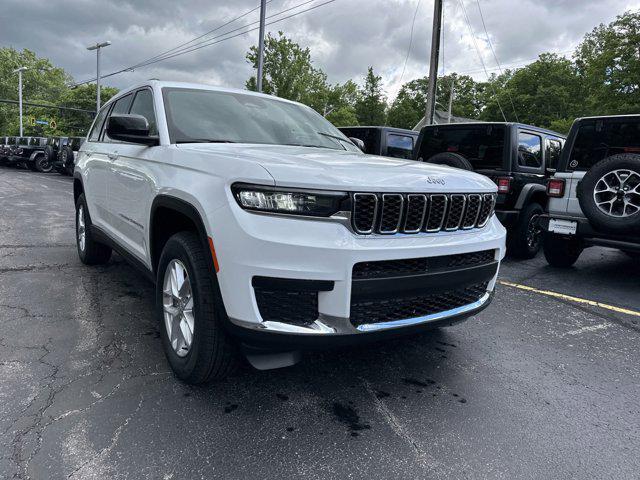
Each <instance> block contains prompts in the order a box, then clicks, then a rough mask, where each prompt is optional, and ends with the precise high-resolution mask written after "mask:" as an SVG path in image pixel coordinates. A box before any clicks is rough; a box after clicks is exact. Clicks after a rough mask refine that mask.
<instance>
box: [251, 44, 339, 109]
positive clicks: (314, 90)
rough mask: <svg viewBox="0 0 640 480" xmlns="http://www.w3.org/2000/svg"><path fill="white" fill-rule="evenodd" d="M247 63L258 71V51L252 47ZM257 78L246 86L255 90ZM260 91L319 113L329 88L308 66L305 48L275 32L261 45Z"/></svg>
mask: <svg viewBox="0 0 640 480" xmlns="http://www.w3.org/2000/svg"><path fill="white" fill-rule="evenodd" d="M246 58H247V61H248V62H249V63H251V64H252V65H253V67H254V68H258V48H257V47H256V46H252V47H251V48H250V50H249V52H248V53H247V56H246ZM256 85H257V83H256V77H255V76H252V77H251V78H250V79H249V80H248V81H247V83H246V87H247V89H248V90H254V91H255V90H256ZM262 91H263V92H264V93H268V94H271V95H276V96H278V97H282V98H286V99H289V100H294V101H296V102H301V103H304V104H306V105H309V106H310V107H312V108H314V109H315V110H317V111H319V112H322V111H323V110H324V109H325V107H326V104H327V101H328V96H329V89H328V87H327V76H326V74H325V73H324V72H323V71H322V70H320V69H317V68H315V67H314V66H313V65H312V63H311V54H310V53H309V49H308V48H302V47H300V45H298V44H297V43H295V42H293V41H292V40H291V39H289V38H287V37H285V36H284V34H283V33H282V32H278V35H277V36H272V35H271V34H270V33H269V34H268V35H267V38H266V39H265V43H264V67H263V80H262Z"/></svg>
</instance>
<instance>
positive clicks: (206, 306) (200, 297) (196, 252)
mask: <svg viewBox="0 0 640 480" xmlns="http://www.w3.org/2000/svg"><path fill="white" fill-rule="evenodd" d="M174 260H176V261H179V262H181V264H182V265H183V266H184V268H185V269H186V272H187V276H188V278H189V281H190V282H191V292H192V298H193V317H194V321H193V333H192V335H193V336H192V338H193V340H192V343H191V345H190V347H189V349H188V352H187V353H186V354H185V355H184V356H179V355H178V353H177V352H176V350H174V348H173V346H172V345H171V339H170V338H169V333H168V332H167V326H166V324H165V313H164V306H163V286H164V280H165V273H166V271H167V268H168V267H169V266H170V265H171V263H172V261H174ZM211 268H212V259H211V255H210V253H209V251H208V250H207V249H205V248H204V246H203V244H202V242H201V241H200V238H199V237H198V235H197V234H196V233H194V232H188V231H185V232H180V233H177V234H175V235H173V236H172V237H171V238H169V240H168V241H167V243H166V244H165V246H164V248H163V250H162V255H161V256H160V261H159V263H158V274H157V275H158V276H157V279H156V310H157V315H158V321H159V322H160V331H161V336H162V345H163V348H164V352H165V355H166V357H167V360H168V361H169V364H170V365H171V368H172V369H173V371H174V372H175V374H176V376H177V377H178V378H180V380H182V381H184V382H186V383H190V384H202V383H207V382H210V381H213V380H221V379H223V378H225V377H227V376H228V375H229V374H230V373H232V372H233V371H234V370H235V369H236V367H237V366H238V365H239V363H240V358H241V357H240V356H239V353H238V349H237V347H236V345H235V344H234V343H233V341H232V340H231V338H230V337H229V335H228V333H227V332H226V330H225V328H224V325H223V322H225V321H228V320H227V319H226V313H225V310H224V306H223V303H222V297H221V295H220V291H219V288H218V286H217V280H216V278H215V276H214V273H213V271H212V269H211Z"/></svg>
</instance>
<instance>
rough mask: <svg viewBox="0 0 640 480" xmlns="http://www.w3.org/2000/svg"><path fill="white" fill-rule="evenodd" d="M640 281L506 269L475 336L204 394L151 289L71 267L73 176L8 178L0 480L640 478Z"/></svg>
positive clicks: (416, 342)
mask: <svg viewBox="0 0 640 480" xmlns="http://www.w3.org/2000/svg"><path fill="white" fill-rule="evenodd" d="M639 278H640V263H634V262H632V261H631V260H630V259H629V258H628V257H626V256H625V255H624V254H622V253H620V252H617V251H615V250H608V249H602V248H592V249H589V250H587V251H585V253H584V254H583V256H582V257H581V258H580V260H579V261H578V262H577V264H576V265H575V267H574V268H571V269H567V270H555V269H552V268H550V267H548V266H547V265H546V262H545V261H544V258H543V257H542V255H540V256H539V257H538V258H537V259H534V260H532V261H528V262H516V261H512V260H508V261H506V262H505V263H504V264H503V266H502V269H501V273H500V280H501V281H503V282H508V283H509V284H510V285H506V284H500V285H498V287H497V293H496V296H495V299H494V302H493V303H492V305H491V306H490V307H489V308H488V309H487V310H485V311H484V312H482V313H481V314H479V315H477V316H476V317H473V318H471V319H469V320H468V321H467V322H465V323H462V324H460V325H457V326H455V327H452V328H447V329H440V330H436V331H433V332H430V333H428V334H423V335H420V336H414V337H412V338H407V339H400V340H394V341H392V342H388V343H383V344H376V345H370V346H367V347H365V348H358V349H343V350H338V351H329V352H323V353H318V354H313V355H310V356H308V357H307V358H306V359H305V361H304V362H303V363H300V364H298V365H296V366H294V367H290V368H286V369H282V370H273V371H266V372H264V371H263V372H260V371H256V370H252V369H251V368H250V367H246V368H243V369H241V370H240V371H239V372H238V373H237V374H236V375H234V376H233V377H232V378H229V379H228V380H226V381H224V382H222V383H218V384H213V385H210V386H207V387H191V386H188V385H185V384H182V383H180V382H179V381H178V380H177V379H176V378H175V377H174V376H173V375H172V374H171V372H170V371H169V368H168V365H167V363H166V361H165V358H164V355H163V352H162V348H161V344H160V340H159V329H158V325H157V324H156V323H155V321H154V318H153V315H152V311H153V293H152V292H153V288H152V285H151V284H150V283H149V282H148V281H146V280H145V279H144V278H143V277H142V276H141V275H140V274H138V273H137V272H136V271H135V270H133V269H132V268H131V267H129V266H128V265H127V264H126V263H125V262H124V261H123V260H122V259H121V258H120V257H117V256H115V255H114V258H113V259H112V260H111V262H110V263H109V264H108V265H106V266H103V267H86V266H84V265H82V264H81V263H80V261H79V260H78V258H77V253H76V248H75V243H74V216H73V195H72V180H71V179H70V178H68V177H62V176H59V175H56V174H48V175H47V174H37V173H32V172H28V171H25V170H16V169H9V168H5V167H0V478H34V479H58V478H73V479H93V478H95V479H105V478H115V479H141V478H154V479H191V478H233V479H237V478H336V479H337V478H340V479H342V478H385V479H391V478H404V479H407V478H411V479H414V478H433V479H458V478H465V479H466V478H473V479H476V478H477V479H494V478H499V479H572V478H575V479H585V478H615V479H627V478H628V479H631V478H639V476H640V473H639V472H640V400H639V399H640V349H639V348H638V346H639V339H640V323H639V322H640V314H636V313H635V312H640V295H639V291H640V282H639V281H638V279H639ZM514 284H515V285H521V286H525V287H533V288H534V289H536V290H523V289H521V288H518V287H516V286H512V285H514ZM548 292H552V293H555V294H558V293H559V294H564V295H567V296H569V297H564V296H563V297H558V296H553V295H552V294H549V293H548ZM570 297H576V299H573V298H570ZM580 300H582V301H580ZM593 302H600V303H602V304H604V305H602V306H601V305H596V304H594V303H593ZM608 307H612V308H608ZM615 307H622V308H625V309H627V310H629V312H626V313H625V312H621V311H619V310H616V309H615Z"/></svg>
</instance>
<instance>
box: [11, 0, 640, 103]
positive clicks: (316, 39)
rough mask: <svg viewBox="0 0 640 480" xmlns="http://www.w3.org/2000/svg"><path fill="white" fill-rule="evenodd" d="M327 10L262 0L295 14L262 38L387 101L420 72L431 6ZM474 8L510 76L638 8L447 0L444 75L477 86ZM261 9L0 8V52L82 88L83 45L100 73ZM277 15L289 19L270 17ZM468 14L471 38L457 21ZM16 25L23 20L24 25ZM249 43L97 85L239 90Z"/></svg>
mask: <svg viewBox="0 0 640 480" xmlns="http://www.w3.org/2000/svg"><path fill="white" fill-rule="evenodd" d="M327 1H328V0H310V1H309V0H271V1H270V2H269V4H268V5H267V15H268V16H272V17H271V18H270V19H268V20H267V22H273V21H277V20H279V19H282V18H283V17H285V16H288V15H291V14H296V13H299V14H298V15H295V16H293V17H291V18H288V19H284V20H282V21H277V23H274V24H273V25H269V26H267V30H268V31H273V32H275V31H277V30H282V31H284V32H285V33H286V35H288V36H290V37H292V38H293V39H294V40H295V41H296V42H298V43H300V44H301V45H302V46H305V47H306V46H308V47H310V49H311V54H312V59H313V61H314V63H315V65H316V66H318V67H320V68H322V69H323V70H324V71H325V72H326V73H327V74H328V76H329V81H331V82H333V83H335V82H343V81H345V80H347V79H350V78H354V79H356V80H359V79H361V78H362V75H363V73H364V72H366V69H367V67H368V66H369V65H371V66H373V67H374V69H375V70H376V72H378V73H379V74H380V75H382V77H383V80H384V84H385V88H386V91H387V94H388V95H389V96H390V97H393V96H394V94H395V93H396V92H397V89H398V87H399V84H400V79H401V77H402V81H403V82H404V81H407V80H411V79H414V78H418V77H420V76H423V75H425V74H426V72H427V71H428V56H429V52H428V49H429V43H430V36H431V33H430V32H431V22H432V13H433V1H432V0H420V1H418V0H334V1H333V2H331V3H328V4H326V5H321V4H323V3H325V2H327ZM478 1H479V4H480V6H481V8H482V13H483V16H484V20H485V23H486V27H487V31H488V33H489V38H490V39H491V42H492V43H493V47H494V49H495V51H496V54H497V57H498V59H499V61H500V63H501V64H502V65H503V67H513V66H519V65H521V64H523V63H526V62H528V61H531V60H532V59H535V58H536V57H537V56H538V54H540V53H542V52H546V51H552V52H558V53H561V54H567V55H570V53H571V50H572V49H573V48H574V47H575V46H576V44H577V43H578V42H579V40H580V39H581V38H582V36H583V35H584V33H585V32H587V31H590V30H591V29H592V28H593V27H595V26H596V25H598V24H599V23H603V22H604V23H607V22H610V21H611V20H613V19H614V18H615V16H616V15H618V14H621V13H622V12H624V11H625V10H628V9H637V8H640V0H519V1H518V0H445V2H444V3H445V12H444V25H445V32H444V62H443V63H444V70H445V72H451V71H457V72H463V73H469V74H471V75H472V76H474V77H475V78H477V79H483V78H485V75H484V73H483V71H482V64H481V63H480V60H479V55H478V53H477V51H476V47H475V45H474V37H475V42H476V44H477V48H478V49H479V50H480V51H481V52H482V56H483V59H484V62H485V63H486V66H487V68H488V69H490V71H496V70H497V68H496V62H495V60H494V59H493V56H492V54H491V50H490V47H489V43H488V42H487V37H486V34H485V31H484V29H483V26H482V22H481V17H480V12H479V8H478ZM258 4H259V0H232V1H229V0H227V1H221V0H2V7H1V8H0V46H12V47H14V48H17V49H22V48H29V49H32V50H34V51H36V53H37V54H38V55H40V56H44V57H49V58H50V59H51V60H52V61H53V63H54V64H56V65H58V66H61V67H63V68H65V69H66V70H67V71H68V72H69V73H71V74H72V75H73V77H74V78H75V80H76V81H82V80H85V79H89V78H93V77H94V76H95V54H94V52H88V51H87V50H86V49H85V47H86V46H87V45H89V44H91V43H95V42H96V41H104V40H110V41H111V42H112V43H113V44H112V46H110V47H108V48H107V49H105V50H104V51H103V56H102V58H103V62H102V65H103V69H102V71H103V73H109V72H113V71H116V70H120V69H123V68H126V67H130V66H132V65H135V64H137V63H139V62H141V61H143V60H146V59H149V58H151V57H154V56H156V55H158V54H160V53H163V52H165V51H167V50H170V49H172V48H174V47H176V46H178V45H180V44H183V43H184V42H188V41H190V40H192V39H194V37H198V36H200V35H203V34H205V33H206V32H208V31H210V30H213V29H215V28H219V27H220V26H221V25H223V24H225V23H226V22H228V21H230V20H232V19H234V18H236V17H238V16H240V15H242V14H244V13H246V12H247V11H249V10H251V9H253V8H254V7H256V6H257V5H258ZM301 4H304V5H301ZM298 5H300V6H298ZM319 5H321V6H319ZM462 5H464V9H463V7H462ZM296 6H298V7H297V8H292V7H296ZM315 6H317V8H315V9H313V10H309V11H307V12H302V11H303V10H306V9H309V8H311V7H315ZM283 10H288V11H287V12H285V13H282V14H280V15H278V13H279V12H282V11H283ZM465 10H466V15H467V16H468V18H469V20H470V23H471V30H472V31H473V33H474V36H472V35H471V33H470V32H469V28H468V26H467V23H466V21H465ZM300 12H302V13H300ZM414 14H415V15H416V17H415V18H416V21H415V28H414V32H413V36H411V24H412V19H413V18H414ZM17 19H28V23H27V22H22V21H17ZM257 20H258V11H257V10H256V11H254V12H253V13H251V14H249V15H246V16H244V17H243V18H241V19H239V20H237V21H235V22H233V23H231V24H230V25H228V26H226V27H224V28H220V29H219V30H217V31H215V32H214V33H212V34H210V35H209V36H207V37H204V38H203V40H206V39H211V38H213V37H216V36H219V35H221V34H225V33H226V32H229V31H231V30H236V29H237V30H236V31H235V32H234V33H232V34H231V35H235V34H238V33H241V32H243V31H245V30H247V29H249V28H253V27H254V22H256V21H257ZM243 27H244V28H243ZM228 36H230V35H228ZM257 36H258V32H257V31H252V32H249V33H246V34H242V35H240V36H237V37H235V38H231V39H229V40H225V41H222V42H220V43H218V44H215V45H211V46H207V47H205V48H201V49H199V50H197V51H194V52H191V53H187V54H184V55H180V56H176V57H174V58H171V59H169V60H166V61H164V62H159V63H156V64H154V65H150V66H146V67H143V68H137V69H135V70H133V71H130V72H125V73H122V74H120V75H116V76H113V77H110V78H108V79H106V80H105V83H106V84H109V85H113V86H116V87H125V86H127V85H128V84H131V83H134V82H137V81H139V80H144V79H148V78H160V79H167V80H169V79H170V80H189V81H197V82H204V83H209V84H215V85H224V86H232V87H243V86H244V82H245V80H246V79H247V78H248V77H249V76H250V75H251V74H252V70H251V68H250V66H249V65H248V64H247V62H246V60H245V53H246V51H247V50H248V48H249V46H251V45H253V44H255V43H257ZM222 38H225V37H222ZM217 40H221V38H218V39H217ZM200 41H202V40H200ZM210 41H215V40H210ZM410 43H412V47H411V50H410V54H409V58H408V62H407V64H406V69H405V71H404V75H402V72H403V69H404V65H405V58H406V57H407V52H408V51H409V44H410ZM190 45H194V44H190ZM441 66H442V65H441ZM440 71H442V69H441V70H440Z"/></svg>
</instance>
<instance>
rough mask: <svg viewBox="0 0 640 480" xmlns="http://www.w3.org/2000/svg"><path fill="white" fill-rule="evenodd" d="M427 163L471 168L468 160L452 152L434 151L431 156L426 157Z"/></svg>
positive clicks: (464, 168) (465, 168) (463, 168)
mask: <svg viewBox="0 0 640 480" xmlns="http://www.w3.org/2000/svg"><path fill="white" fill-rule="evenodd" d="M427 163H435V164H436V165H447V166H449V167H454V168H461V169H462V170H473V165H471V162H469V160H467V159H466V158H464V157H463V156H462V155H460V154H458V153H453V152H442V153H436V154H435V155H434V156H433V157H431V158H428V159H427Z"/></svg>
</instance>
